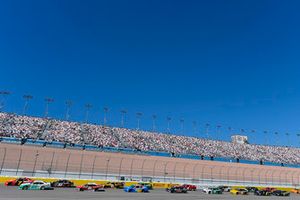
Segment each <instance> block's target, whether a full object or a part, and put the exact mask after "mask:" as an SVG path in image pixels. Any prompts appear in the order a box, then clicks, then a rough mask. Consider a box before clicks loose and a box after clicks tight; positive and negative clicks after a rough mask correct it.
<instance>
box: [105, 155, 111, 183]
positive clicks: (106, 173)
mask: <svg viewBox="0 0 300 200" xmlns="http://www.w3.org/2000/svg"><path fill="white" fill-rule="evenodd" d="M109 161H110V157H108V159H107V160H106V170H105V180H107V175H108V164H109Z"/></svg>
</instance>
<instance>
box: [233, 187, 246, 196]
mask: <svg viewBox="0 0 300 200" xmlns="http://www.w3.org/2000/svg"><path fill="white" fill-rule="evenodd" d="M230 193H231V194H235V195H240V194H241V195H247V194H248V190H246V189H243V188H235V189H232V190H230Z"/></svg>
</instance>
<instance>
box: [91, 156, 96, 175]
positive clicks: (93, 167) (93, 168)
mask: <svg viewBox="0 0 300 200" xmlns="http://www.w3.org/2000/svg"><path fill="white" fill-rule="evenodd" d="M96 159H97V156H96V155H95V156H94V160H93V166H92V179H93V178H94V170H95V162H96Z"/></svg>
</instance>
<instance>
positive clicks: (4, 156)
mask: <svg viewBox="0 0 300 200" xmlns="http://www.w3.org/2000/svg"><path fill="white" fill-rule="evenodd" d="M5 158H6V147H5V148H4V155H3V160H2V163H1V171H0V175H1V174H2V170H3V167H4V163H5Z"/></svg>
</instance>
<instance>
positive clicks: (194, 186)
mask: <svg viewBox="0 0 300 200" xmlns="http://www.w3.org/2000/svg"><path fill="white" fill-rule="evenodd" d="M182 187H184V188H185V189H187V190H188V191H196V189H197V187H196V185H190V184H183V185H182Z"/></svg>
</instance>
